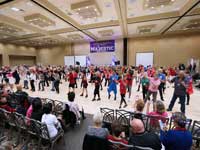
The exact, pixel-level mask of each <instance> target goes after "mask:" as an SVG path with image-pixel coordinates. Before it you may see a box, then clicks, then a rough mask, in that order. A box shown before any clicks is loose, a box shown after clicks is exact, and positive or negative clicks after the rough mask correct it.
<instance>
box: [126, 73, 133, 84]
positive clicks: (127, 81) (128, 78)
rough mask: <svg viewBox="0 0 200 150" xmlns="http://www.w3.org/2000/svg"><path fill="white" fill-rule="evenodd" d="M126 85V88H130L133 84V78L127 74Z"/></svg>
mask: <svg viewBox="0 0 200 150" xmlns="http://www.w3.org/2000/svg"><path fill="white" fill-rule="evenodd" d="M126 83H127V85H128V86H132V84H133V76H132V75H131V74H129V73H128V74H127V75H126Z"/></svg>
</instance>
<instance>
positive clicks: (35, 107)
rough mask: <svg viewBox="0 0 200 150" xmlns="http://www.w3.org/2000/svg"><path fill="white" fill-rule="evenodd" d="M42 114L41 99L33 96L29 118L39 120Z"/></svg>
mask: <svg viewBox="0 0 200 150" xmlns="http://www.w3.org/2000/svg"><path fill="white" fill-rule="evenodd" d="M42 115H43V110H42V101H41V99H40V98H35V99H34V100H33V102H32V113H31V119H34V120H38V121H41V119H42Z"/></svg>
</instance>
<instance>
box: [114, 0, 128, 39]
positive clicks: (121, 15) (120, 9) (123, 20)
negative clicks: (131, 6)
mask: <svg viewBox="0 0 200 150" xmlns="http://www.w3.org/2000/svg"><path fill="white" fill-rule="evenodd" d="M114 3H115V10H116V12H117V16H118V20H119V24H120V27H121V31H122V35H123V37H127V36H128V28H127V17H126V16H127V15H126V14H127V12H126V1H125V0H114Z"/></svg>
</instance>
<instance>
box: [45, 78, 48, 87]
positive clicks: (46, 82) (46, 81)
mask: <svg viewBox="0 0 200 150" xmlns="http://www.w3.org/2000/svg"><path fill="white" fill-rule="evenodd" d="M45 84H47V87H49V81H48V79H45V80H44V86H45Z"/></svg>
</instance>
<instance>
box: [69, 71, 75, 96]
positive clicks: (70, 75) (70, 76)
mask: <svg viewBox="0 0 200 150" xmlns="http://www.w3.org/2000/svg"><path fill="white" fill-rule="evenodd" d="M68 81H69V92H70V89H71V88H72V90H73V92H74V86H75V80H74V76H73V73H72V71H70V72H69V74H68Z"/></svg>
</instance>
